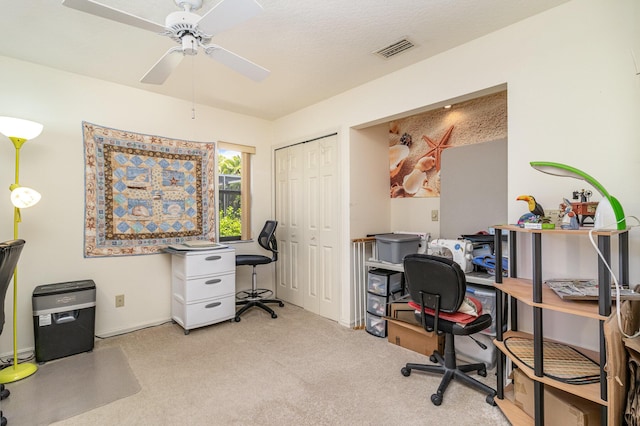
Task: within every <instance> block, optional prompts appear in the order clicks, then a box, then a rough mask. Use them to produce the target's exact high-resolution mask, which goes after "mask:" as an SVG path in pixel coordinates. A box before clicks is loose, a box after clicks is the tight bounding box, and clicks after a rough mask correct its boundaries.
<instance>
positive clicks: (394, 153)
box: [389, 145, 409, 177]
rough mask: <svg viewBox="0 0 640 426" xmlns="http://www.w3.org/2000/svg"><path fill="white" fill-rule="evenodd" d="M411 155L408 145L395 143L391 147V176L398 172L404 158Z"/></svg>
mask: <svg viewBox="0 0 640 426" xmlns="http://www.w3.org/2000/svg"><path fill="white" fill-rule="evenodd" d="M408 156H409V147H408V146H406V145H394V146H392V147H390V148H389V173H390V175H391V177H394V176H395V175H397V174H398V172H399V171H400V169H401V168H402V164H403V163H404V160H405V159H406V158H407V157H408Z"/></svg>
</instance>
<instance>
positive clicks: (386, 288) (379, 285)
mask: <svg viewBox="0 0 640 426" xmlns="http://www.w3.org/2000/svg"><path fill="white" fill-rule="evenodd" d="M402 276H403V274H402V272H396V271H387V270H386V269H371V270H370V271H369V273H368V275H367V291H368V292H369V293H374V294H378V295H380V296H388V295H390V294H392V293H397V292H399V291H401V290H402Z"/></svg>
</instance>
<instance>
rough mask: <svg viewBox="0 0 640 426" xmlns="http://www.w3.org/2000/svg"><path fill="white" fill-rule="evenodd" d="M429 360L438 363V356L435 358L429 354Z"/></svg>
mask: <svg viewBox="0 0 640 426" xmlns="http://www.w3.org/2000/svg"><path fill="white" fill-rule="evenodd" d="M429 361H431V362H432V363H434V364H437V363H438V358H436V357H435V356H434V355H431V356H429Z"/></svg>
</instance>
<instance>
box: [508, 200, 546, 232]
mask: <svg viewBox="0 0 640 426" xmlns="http://www.w3.org/2000/svg"><path fill="white" fill-rule="evenodd" d="M516 200H520V201H526V202H527V205H528V207H529V213H525V214H523V215H522V216H520V219H518V225H521V224H523V223H542V222H545V217H544V209H543V208H542V206H541V205H540V204H538V203H537V202H536V199H535V198H534V197H533V195H521V196H519V197H518V198H516ZM546 221H547V222H548V221H549V220H548V219H547V220H546Z"/></svg>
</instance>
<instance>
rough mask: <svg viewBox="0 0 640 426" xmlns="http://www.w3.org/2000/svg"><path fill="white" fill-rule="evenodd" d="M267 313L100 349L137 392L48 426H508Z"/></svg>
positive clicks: (295, 316) (345, 336) (365, 344)
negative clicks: (117, 357)
mask: <svg viewBox="0 0 640 426" xmlns="http://www.w3.org/2000/svg"><path fill="white" fill-rule="evenodd" d="M275 310H276V312H277V314H278V318H277V319H271V317H270V316H269V314H267V313H266V312H264V311H262V310H260V309H256V308H253V309H251V310H249V311H248V312H246V313H245V314H244V315H243V316H242V321H240V322H239V323H234V322H224V323H221V324H216V325H213V326H210V327H204V328H199V329H195V330H192V331H191V333H190V334H189V335H184V333H183V330H182V329H181V328H180V327H179V326H177V325H175V324H165V325H162V326H159V327H155V328H150V329H146V330H141V331H138V332H135V333H131V334H128V335H124V336H120V337H115V338H110V339H107V340H103V341H100V342H98V343H97V348H100V349H105V348H109V347H119V348H122V350H123V351H124V353H125V354H126V356H127V359H128V361H129V365H130V366H131V369H132V370H133V372H134V374H135V376H136V377H137V379H138V381H139V383H140V385H141V387H142V390H141V391H140V392H138V393H136V394H135V395H132V396H130V397H128V398H123V399H119V400H117V401H115V402H113V403H111V404H108V405H104V406H102V407H99V408H96V409H94V410H91V411H89V412H86V413H83V414H80V415H78V416H76V417H73V418H69V419H67V420H64V421H61V422H58V423H55V425H56V426H85V425H114V424H117V425H258V424H259V425H397V424H412V425H438V424H446V425H470V426H471V425H473V426H479V425H508V424H509V423H508V422H507V421H506V420H505V418H504V417H503V415H502V413H501V412H500V410H499V409H498V408H497V407H492V406H490V405H488V404H487V403H486V402H485V395H483V394H481V393H479V392H477V391H474V390H472V389H469V388H467V387H466V386H464V385H463V384H460V383H458V382H453V383H452V384H451V385H450V386H449V389H447V392H446V394H445V397H444V402H443V403H442V405H441V406H440V407H435V406H434V405H432V404H431V401H430V399H429V397H430V395H431V394H432V393H433V392H434V391H435V389H436V388H437V386H438V383H439V382H440V377H439V376H436V375H428V374H420V373H418V372H415V373H414V374H411V376H410V377H404V376H402V374H401V373H400V369H401V368H402V367H403V366H404V364H405V363H406V362H429V361H428V358H427V357H426V356H423V355H420V354H417V353H415V352H411V351H409V350H407V349H404V348H401V347H399V346H396V345H393V344H390V343H388V342H387V340H386V339H380V338H377V337H373V336H371V335H370V334H368V333H366V332H365V331H362V330H357V331H356V330H351V329H348V328H345V327H342V326H340V325H338V324H336V323H335V322H333V321H329V320H327V319H324V318H321V317H319V316H317V315H314V314H311V313H309V312H307V311H305V310H303V309H301V308H298V307H295V306H291V305H288V304H287V305H286V306H285V307H284V308H279V307H275ZM493 373H494V372H493V371H490V372H489V376H488V377H487V378H486V381H487V382H489V383H490V384H495V375H494V374H493ZM36 397H37V396H34V398H36ZM10 398H11V397H10ZM12 414H13V415H15V414H16V413H11V412H10V410H9V408H8V407H6V408H5V415H6V416H11V415H12ZM11 425H12V423H11V421H10V423H9V426H11ZM13 425H14V426H16V425H17V424H16V423H13Z"/></svg>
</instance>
